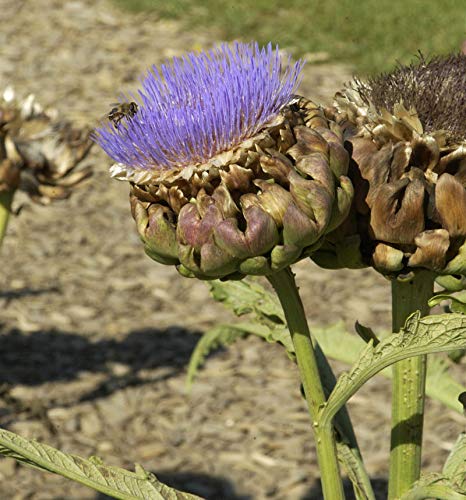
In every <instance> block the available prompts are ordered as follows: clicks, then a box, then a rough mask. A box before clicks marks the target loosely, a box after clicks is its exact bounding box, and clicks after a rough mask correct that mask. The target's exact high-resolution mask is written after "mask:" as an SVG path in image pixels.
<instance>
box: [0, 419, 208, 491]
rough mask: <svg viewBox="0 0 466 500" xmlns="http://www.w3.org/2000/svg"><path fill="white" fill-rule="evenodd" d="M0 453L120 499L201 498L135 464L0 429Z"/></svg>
mask: <svg viewBox="0 0 466 500" xmlns="http://www.w3.org/2000/svg"><path fill="white" fill-rule="evenodd" d="M0 454H2V455H5V456H8V457H12V458H15V459H16V460H18V461H19V462H22V463H24V464H27V465H30V466H32V467H35V468H38V469H41V470H44V471H48V472H53V473H55V474H59V475H61V476H63V477H66V478H68V479H71V480H73V481H76V482H78V483H81V484H84V485H85V486H88V487H89V488H92V489H94V490H96V491H99V492H101V493H104V494H105V495H109V496H111V497H114V498H119V499H121V500H148V499H150V500H201V499H200V497H198V496H195V495H191V494H189V493H183V492H181V491H178V490H175V489H173V488H170V487H168V486H166V485H165V484H162V483H160V482H159V481H158V480H157V478H156V477H155V475H154V474H152V473H150V472H147V471H145V470H144V469H143V468H142V467H141V466H140V465H138V464H137V465H136V470H135V472H130V471H128V470H125V469H120V468H119V467H112V466H106V465H103V464H102V463H101V461H100V460H99V459H96V457H91V458H90V459H88V460H86V459H84V458H81V457H78V456H77V455H71V454H68V453H63V452H62V451H60V450H57V449H55V448H52V447H51V446H48V445H46V444H42V443H39V442H37V441H35V440H33V439H25V438H23V437H21V436H18V435H17V434H14V433H13V432H10V431H7V430H5V429H0Z"/></svg>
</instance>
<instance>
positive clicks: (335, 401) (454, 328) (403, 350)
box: [320, 312, 466, 425]
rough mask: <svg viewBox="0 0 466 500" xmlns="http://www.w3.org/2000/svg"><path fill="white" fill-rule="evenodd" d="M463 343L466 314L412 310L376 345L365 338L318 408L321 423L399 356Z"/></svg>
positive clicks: (445, 349)
mask: <svg viewBox="0 0 466 500" xmlns="http://www.w3.org/2000/svg"><path fill="white" fill-rule="evenodd" d="M465 346H466V316H464V315H462V314H455V313H450V314H440V315H435V316H426V317H424V318H421V317H420V314H419V312H417V313H414V314H412V315H411V316H410V317H409V318H408V319H407V321H406V324H405V326H404V328H402V329H401V331H400V333H396V334H392V335H390V336H388V337H387V338H385V339H384V340H383V341H382V342H380V344H378V345H377V346H376V347H374V346H373V345H372V342H369V344H367V346H366V347H365V348H364V349H363V351H362V352H361V354H360V355H359V358H358V360H357V361H356V363H355V364H354V365H353V367H352V369H351V371H350V372H348V373H343V374H342V375H341V376H340V377H339V379H338V381H337V384H336V386H335V388H334V390H333V391H332V394H331V395H330V397H329V398H328V401H327V404H326V406H325V407H324V408H322V410H321V414H320V421H321V423H322V425H325V424H327V423H328V422H330V421H331V420H332V418H333V417H334V416H335V414H336V413H337V411H338V410H339V409H340V408H341V407H342V406H343V405H344V404H345V403H346V401H348V399H349V398H350V397H351V396H352V395H353V394H354V393H355V392H357V391H358V390H359V388H360V387H361V386H362V385H363V384H364V383H365V382H367V380H369V379H370V378H372V377H373V376H374V375H375V374H376V373H378V372H380V371H381V370H383V369H384V368H387V367H388V366H390V365H392V364H394V363H396V362H398V361H401V360H402V359H406V358H410V357H413V356H419V355H423V354H431V353H435V352H442V351H451V350H453V349H461V348H464V347H465Z"/></svg>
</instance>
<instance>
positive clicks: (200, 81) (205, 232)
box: [94, 43, 352, 279]
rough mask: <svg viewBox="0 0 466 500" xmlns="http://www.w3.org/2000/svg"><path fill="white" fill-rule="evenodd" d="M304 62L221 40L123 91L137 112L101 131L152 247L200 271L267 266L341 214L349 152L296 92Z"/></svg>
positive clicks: (229, 274)
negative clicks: (136, 88)
mask: <svg viewBox="0 0 466 500" xmlns="http://www.w3.org/2000/svg"><path fill="white" fill-rule="evenodd" d="M302 67H303V63H302V62H300V61H298V62H296V63H294V64H292V63H291V62H290V60H288V61H287V62H286V63H285V64H283V63H282V61H281V57H280V53H279V51H278V48H276V49H273V48H272V46H271V45H270V44H269V45H268V46H267V47H265V48H262V49H261V48H259V47H258V45H257V44H253V43H251V44H243V43H235V44H233V45H231V46H229V45H226V44H225V45H222V46H220V47H218V48H216V49H213V50H210V51H209V52H201V53H197V54H194V53H190V54H187V55H185V56H184V57H181V58H175V59H174V60H173V61H172V62H171V63H167V64H164V65H162V66H161V68H160V69H157V68H156V67H155V66H154V67H152V70H151V71H149V73H148V74H147V76H146V77H145V78H143V80H142V89H141V90H140V91H139V92H138V94H137V95H133V94H129V95H128V96H122V99H121V100H122V102H124V101H126V102H128V101H131V103H132V109H133V111H134V110H136V109H137V111H135V112H134V113H131V116H129V115H128V116H127V117H125V118H123V119H121V120H120V121H119V122H118V123H112V122H111V121H108V122H107V123H102V124H101V126H100V127H99V128H98V129H97V130H96V132H95V137H94V139H95V140H96V142H97V143H98V144H99V145H100V146H101V147H102V148H103V149H104V150H105V151H106V153H107V154H108V155H109V156H110V157H111V158H112V159H114V160H115V161H116V162H117V163H116V164H115V165H113V167H112V168H111V174H112V175H113V176H114V177H116V178H117V179H121V180H127V181H129V182H130V184H131V192H130V201H131V209H132V214H133V217H134V219H135V221H136V225H137V229H138V232H139V234H140V236H141V238H142V240H143V242H144V245H145V250H146V252H147V254H148V255H149V256H150V257H152V258H153V259H154V260H156V261H158V262H161V263H164V264H169V265H175V266H177V269H178V270H179V272H180V273H181V274H183V275H185V276H195V277H198V278H201V279H214V278H241V277H243V276H245V275H247V274H256V275H267V274H270V273H272V272H275V271H276V270H279V269H282V268H284V267H285V266H288V265H290V264H292V263H294V262H295V261H297V260H298V259H300V258H302V257H303V256H304V255H305V254H306V253H308V252H310V251H311V249H312V248H314V247H316V246H318V245H319V244H320V241H321V238H322V236H323V235H324V234H325V233H326V232H328V231H330V230H331V229H333V228H335V227H336V226H337V225H338V224H339V223H340V222H341V220H343V219H344V217H345V216H346V214H347V212H348V210H349V207H350V204H351V197H352V187H351V184H350V182H349V180H348V178H347V177H346V176H345V174H346V173H347V168H348V161H349V159H348V154H347V152H346V151H345V149H344V147H343V143H342V134H341V131H340V128H339V126H338V125H336V124H335V123H333V122H331V121H329V120H328V119H327V118H326V117H325V116H324V113H323V111H322V110H321V109H320V108H319V107H317V106H316V105H315V104H313V103H312V102H310V101H308V100H306V99H304V98H298V97H296V96H294V91H295V89H296V87H297V85H298V83H299V77H300V72H301V69H302ZM136 103H137V104H136Z"/></svg>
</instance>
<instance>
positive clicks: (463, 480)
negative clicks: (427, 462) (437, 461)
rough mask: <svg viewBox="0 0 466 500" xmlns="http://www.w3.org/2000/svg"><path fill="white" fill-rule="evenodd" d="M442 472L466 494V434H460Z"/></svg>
mask: <svg viewBox="0 0 466 500" xmlns="http://www.w3.org/2000/svg"><path fill="white" fill-rule="evenodd" d="M442 472H443V474H444V475H445V476H446V477H448V478H449V479H450V481H451V483H453V484H454V485H456V487H457V490H458V491H461V492H462V493H465V494H466V433H464V432H463V433H462V434H460V436H459V437H458V439H457V440H456V443H455V444H454V445H453V448H452V450H451V451H450V454H449V455H448V458H447V461H446V462H445V465H444V467H443V471H442Z"/></svg>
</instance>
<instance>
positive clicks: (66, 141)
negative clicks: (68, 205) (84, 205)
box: [0, 87, 92, 205]
mask: <svg viewBox="0 0 466 500" xmlns="http://www.w3.org/2000/svg"><path fill="white" fill-rule="evenodd" d="M89 132H90V130H88V129H84V128H77V127H75V126H73V125H72V124H71V123H70V122H69V121H66V120H63V119H60V118H59V117H58V116H57V112H56V111H55V110H44V109H43V108H42V106H40V104H39V103H38V102H37V101H36V100H35V98H34V96H33V95H29V96H28V97H26V98H25V99H22V100H20V99H17V97H16V95H15V92H14V91H13V89H12V88H11V87H8V88H7V89H6V90H5V91H4V92H3V95H1V96H0V191H15V190H16V189H20V190H21V191H24V192H26V193H27V195H28V196H29V197H30V199H31V200H32V201H34V202H36V203H39V204H42V205H47V204H49V203H50V202H51V201H53V200H57V199H64V198H67V197H68V196H69V195H70V194H71V192H72V191H73V189H74V188H75V187H77V186H78V185H80V184H81V183H82V182H83V181H84V180H85V179H87V178H88V177H89V176H90V175H91V174H92V170H91V167H90V166H84V165H83V164H82V163H81V162H82V160H84V159H85V158H86V156H87V154H88V153H89V150H90V148H91V146H92V141H91V139H90V134H89Z"/></svg>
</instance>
